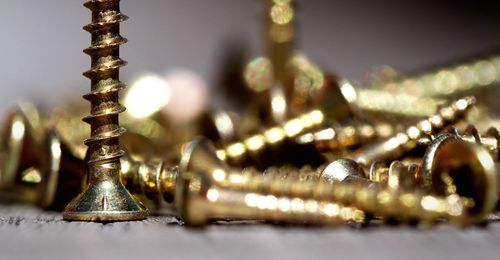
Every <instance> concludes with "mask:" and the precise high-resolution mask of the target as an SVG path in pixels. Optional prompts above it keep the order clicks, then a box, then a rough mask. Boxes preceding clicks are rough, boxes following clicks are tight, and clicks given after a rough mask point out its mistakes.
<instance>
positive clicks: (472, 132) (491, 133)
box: [420, 125, 500, 161]
mask: <svg viewBox="0 0 500 260" xmlns="http://www.w3.org/2000/svg"><path fill="white" fill-rule="evenodd" d="M446 132H448V133H450V134H451V135H453V137H455V138H459V139H461V140H464V141H466V142H471V143H477V144H480V145H482V146H483V147H485V148H486V149H487V150H488V151H490V153H491V155H492V156H493V157H494V158H495V160H497V161H498V160H499V158H500V153H499V152H500V150H499V148H500V133H499V132H498V130H497V129H496V128H495V127H490V128H489V129H488V130H487V131H486V134H484V135H482V134H480V133H479V130H478V129H477V128H476V127H475V126H474V125H469V126H467V128H466V129H465V131H460V130H458V129H456V128H454V127H450V128H449V129H446ZM436 138H437V136H433V135H428V136H426V137H424V138H422V139H421V140H420V142H421V143H422V144H430V143H431V142H432V141H434V139H436ZM450 138H451V137H450Z"/></svg>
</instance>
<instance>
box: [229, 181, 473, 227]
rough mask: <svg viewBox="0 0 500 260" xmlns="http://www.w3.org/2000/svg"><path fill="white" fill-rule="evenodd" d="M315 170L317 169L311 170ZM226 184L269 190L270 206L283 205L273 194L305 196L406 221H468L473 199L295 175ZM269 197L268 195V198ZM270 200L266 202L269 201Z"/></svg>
mask: <svg viewBox="0 0 500 260" xmlns="http://www.w3.org/2000/svg"><path fill="white" fill-rule="evenodd" d="M311 174H313V173H311ZM230 179H231V177H230V178H228V182H229V183H226V184H225V185H224V186H225V187H230V189H231V190H242V191H257V192H256V193H249V194H267V195H266V197H264V196H262V197H260V196H259V198H261V199H262V200H264V201H262V203H266V202H267V203H268V204H267V207H268V208H273V209H274V208H277V207H279V202H278V200H275V199H274V198H272V197H267V196H269V195H271V196H283V197H294V198H302V199H304V200H309V201H316V202H320V201H322V202H329V203H338V204H340V205H344V206H349V207H354V208H357V209H359V210H362V211H364V212H365V213H369V214H373V215H376V216H380V217H385V218H397V219H399V220H402V221H409V220H420V221H436V220H438V219H441V218H443V219H447V220H450V221H452V222H454V223H457V224H467V223H466V221H468V218H467V211H466V210H467V209H468V208H469V207H470V204H471V202H470V200H468V199H464V198H461V197H459V196H458V195H455V194H453V195H449V196H433V195H429V194H427V193H426V192H425V191H424V190H420V189H415V188H414V189H402V188H391V186H388V187H384V186H381V185H369V186H367V185H365V184H362V183H359V182H352V183H340V182H333V183H332V182H325V181H314V180H312V181H307V182H304V181H297V180H292V179H284V180H283V179H281V180H280V179H274V180H269V179H266V178H263V177H260V176H254V177H253V178H252V179H251V180H249V182H247V183H246V184H244V185H239V184H238V182H237V181H236V183H235V182H231V181H230ZM266 198H267V199H266ZM265 201H266V202H265Z"/></svg>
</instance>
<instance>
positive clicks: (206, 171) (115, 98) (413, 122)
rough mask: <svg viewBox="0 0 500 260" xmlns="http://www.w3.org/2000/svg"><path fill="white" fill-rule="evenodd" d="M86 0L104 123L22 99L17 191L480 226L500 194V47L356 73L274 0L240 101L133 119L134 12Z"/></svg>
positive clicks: (66, 214)
mask: <svg viewBox="0 0 500 260" xmlns="http://www.w3.org/2000/svg"><path fill="white" fill-rule="evenodd" d="M85 6H86V7H87V8H89V9H90V10H91V11H92V22H91V23H90V24H89V25H87V26H85V28H84V29H85V30H87V31H89V32H90V33H91V34H92V44H91V46H90V47H89V48H87V49H85V53H87V54H89V55H90V56H91V60H92V63H91V64H92V65H91V69H90V70H89V71H88V72H85V73H84V75H85V76H87V77H89V78H90V79H91V91H90V93H89V94H87V95H85V99H87V100H89V101H90V103H91V112H90V115H89V116H86V117H85V118H84V121H85V122H87V123H89V124H90V126H91V127H90V131H88V129H87V128H85V127H82V126H81V122H80V119H81V117H82V113H86V112H85V110H82V109H80V107H78V106H76V105H73V104H67V106H66V109H63V108H56V109H54V110H52V111H43V112H41V111H39V110H38V109H37V108H36V107H35V106H34V105H32V104H30V103H20V104H18V105H17V106H16V107H15V108H14V109H13V110H12V111H11V112H10V113H9V114H8V115H7V116H6V117H5V118H6V119H5V122H4V125H3V131H2V137H1V142H0V145H1V150H0V164H1V165H0V201H1V202H3V203H12V202H14V203H27V204H33V205H37V206H39V207H41V208H43V209H47V210H63V209H64V210H63V211H62V212H63V218H64V219H66V220H69V221H97V222H111V221H132V220H140V219H144V218H146V217H147V215H148V213H149V212H164V210H165V209H168V210H170V212H174V213H175V214H176V215H177V216H179V217H180V218H181V219H182V220H183V221H184V222H185V223H186V224H188V225H194V226H199V225H206V224H209V223H211V222H214V221H233V220H250V221H257V222H261V221H264V222H266V223H277V224H280V225H283V224H294V225H296V224H299V225H325V226H330V225H332V226H337V225H350V224H357V223H363V224H370V223H380V222H382V223H384V222H389V223H426V224H432V223H438V222H444V221H447V222H449V223H452V224H455V225H459V226H467V225H474V224H477V223H484V222H486V221H487V220H488V218H489V217H490V214H494V212H495V210H496V208H497V196H498V194H499V193H500V190H499V188H498V187H499V185H500V181H499V180H498V171H497V165H498V164H497V163H498V162H497V161H498V159H499V158H500V154H499V146H500V143H499V141H500V134H499V132H498V131H497V130H496V128H495V126H496V125H497V121H496V120H495V119H494V118H495V116H496V115H495V110H494V109H493V105H492V104H491V103H489V101H488V100H489V99H488V98H487V96H491V95H492V93H494V91H497V88H496V86H498V85H500V56H497V55H494V54H491V55H478V56H475V57H472V58H469V59H466V60H463V61H460V62H455V63H453V64H450V65H444V66H441V67H440V68H438V69H433V70H428V71H424V72H422V73H415V74H413V75H410V76H401V75H397V74H395V73H394V71H393V70H391V69H388V68H387V67H386V68H384V69H383V70H381V71H380V72H378V73H376V74H373V76H372V80H371V82H370V83H369V84H368V86H367V87H364V88H363V87H358V86H355V85H354V84H352V83H350V82H349V81H347V80H346V79H342V78H340V77H338V76H335V75H332V74H330V73H325V72H324V71H323V70H322V69H321V68H320V67H319V66H318V65H316V64H314V63H313V62H311V61H310V60H309V59H308V58H307V57H306V56H304V55H303V54H297V53H296V52H295V50H294V48H295V46H294V44H293V42H294V36H295V32H294V26H293V25H294V22H295V19H294V18H295V14H294V10H295V9H294V4H293V3H292V1H291V0H288V1H287V0H281V1H278V0H274V1H271V0H267V1H266V7H265V12H266V16H265V17H266V26H267V27H266V32H267V33H266V39H267V43H268V45H267V46H268V53H267V57H259V58H256V59H254V60H252V61H251V62H249V63H248V65H247V66H246V68H244V69H241V70H240V71H237V72H236V75H239V76H236V77H235V76H234V75H235V74H234V73H227V72H224V73H226V74H230V76H228V77H227V78H226V79H225V80H223V82H224V83H223V84H225V85H226V86H227V87H228V88H231V89H233V92H232V94H230V95H227V96H225V99H227V100H232V101H241V102H234V103H235V104H230V103H231V102H228V104H226V105H227V108H224V109H221V108H220V107H221V106H219V108H217V109H215V108H213V109H209V110H207V111H206V113H205V114H204V115H203V116H200V118H198V119H196V120H193V122H189V123H187V124H186V125H182V126H179V125H173V124H171V123H169V120H168V118H165V115H163V114H161V113H155V114H151V115H150V116H148V117H147V118H141V119H137V118H134V117H133V116H130V115H129V114H128V112H126V111H125V108H124V107H123V106H122V105H120V101H119V95H118V93H119V91H121V90H122V89H124V88H125V84H123V83H122V82H121V81H120V80H119V69H120V67H122V66H124V65H125V64H126V62H125V61H124V60H122V59H120V57H119V46H120V45H122V44H124V43H125V42H126V39H125V38H123V37H122V36H120V34H119V26H120V23H121V22H122V21H125V20H126V19H127V17H126V16H125V15H123V14H122V13H121V12H120V8H119V0H90V1H88V2H86V3H85ZM234 88H238V91H236V92H234ZM133 93H134V92H133V91H130V92H127V93H126V95H133ZM228 93H230V92H228ZM472 95H473V96H472ZM493 95H494V94H493ZM125 98H126V97H125ZM121 113H123V114H122V115H123V116H122V118H121V119H122V120H121V122H119V120H118V119H119V114H121ZM235 115H236V116H235ZM176 128H178V129H183V131H184V130H186V133H184V135H182V136H180V135H177V134H173V133H174V130H173V129H176ZM486 129H488V130H486ZM483 131H484V134H482V133H483ZM88 136H90V138H89V139H87V140H86V141H85V142H83V140H82V138H85V137H88ZM120 136H122V138H119V137H120ZM200 136H205V137H200ZM119 140H121V141H119ZM83 144H85V145H87V146H88V148H87V147H85V146H83Z"/></svg>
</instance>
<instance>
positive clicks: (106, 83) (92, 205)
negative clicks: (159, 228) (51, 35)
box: [63, 0, 147, 221]
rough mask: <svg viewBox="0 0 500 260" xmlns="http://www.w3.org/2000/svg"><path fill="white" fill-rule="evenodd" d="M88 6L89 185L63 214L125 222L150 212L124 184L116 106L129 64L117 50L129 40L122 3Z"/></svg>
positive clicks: (106, 0)
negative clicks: (122, 28)
mask: <svg viewBox="0 0 500 260" xmlns="http://www.w3.org/2000/svg"><path fill="white" fill-rule="evenodd" d="M84 5H85V7H87V8H89V9H90V10H91V11H92V23H90V24H89V25H87V26H85V27H84V29H85V30H87V31H89V32H90V33H91V34H92V45H91V46H90V47H89V48H87V49H85V50H84V52H85V53H87V54H89V55H90V56H91V59H92V66H91V69H90V70H89V71H87V72H85V73H84V75H85V76H87V77H88V78H90V79H91V85H92V87H91V88H92V90H91V93H90V94H88V95H85V98H86V99H87V100H89V101H90V102H91V115H90V116H88V117H86V118H84V121H86V122H87V123H89V124H90V126H91V137H90V139H88V140H87V141H86V142H85V143H86V144H87V146H88V147H89V149H88V151H87V155H88V158H87V160H86V163H87V166H88V176H89V182H88V186H87V187H86V188H85V189H84V191H83V192H82V193H80V195H78V196H77V197H76V198H75V199H74V200H72V201H71V202H70V203H69V204H68V206H67V207H66V208H65V210H64V211H63V217H64V219H66V220H76V221H124V220H138V219H144V218H146V216H147V210H146V209H145V208H144V206H142V205H141V203H140V202H139V201H137V200H136V199H135V198H134V197H133V196H132V195H131V194H130V193H129V192H128V191H127V189H126V188H125V187H124V186H123V184H122V183H121V181H120V157H121V156H122V155H123V151H122V150H121V149H120V144H119V137H120V136H121V135H122V134H123V133H124V132H125V130H124V129H123V128H121V127H120V125H119V114H120V113H121V112H123V111H124V110H125V108H124V107H123V106H121V105H120V104H119V102H118V92H119V91H120V90H121V89H123V88H124V87H125V85H124V84H123V83H121V82H120V81H119V68H120V67H122V66H124V65H125V64H126V62H125V61H123V60H122V59H120V58H119V46H120V45H121V44H124V43H125V42H126V39H125V38H123V37H121V36H120V34H119V30H120V22H122V21H124V20H126V19H127V16H125V15H123V14H122V13H120V8H119V7H120V6H119V0H91V1H87V2H86V3H85V4H84Z"/></svg>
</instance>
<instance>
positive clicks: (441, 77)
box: [374, 54, 500, 97]
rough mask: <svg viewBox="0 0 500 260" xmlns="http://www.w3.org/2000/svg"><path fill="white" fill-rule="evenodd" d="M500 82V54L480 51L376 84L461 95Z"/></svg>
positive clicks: (429, 93)
mask: <svg viewBox="0 0 500 260" xmlns="http://www.w3.org/2000/svg"><path fill="white" fill-rule="evenodd" d="M498 82H500V56H499V55H498V54H493V55H492V54H488V55H476V56H474V57H471V58H468V59H465V60H462V61H459V62H455V63H454V64H449V65H445V66H440V68H437V69H436V68H435V67H434V68H431V69H430V70H428V71H424V72H420V73H416V74H414V75H411V76H405V77H402V78H399V79H395V80H392V81H389V82H382V83H381V84H375V85H374V87H375V88H378V89H384V90H386V91H390V92H394V91H396V92H400V91H404V92H405V93H409V94H410V95H416V96H427V97H431V96H440V97H451V96H457V95H460V94H461V93H464V92H471V91H478V90H481V89H484V88H489V87H493V86H495V85H497V84H498Z"/></svg>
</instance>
